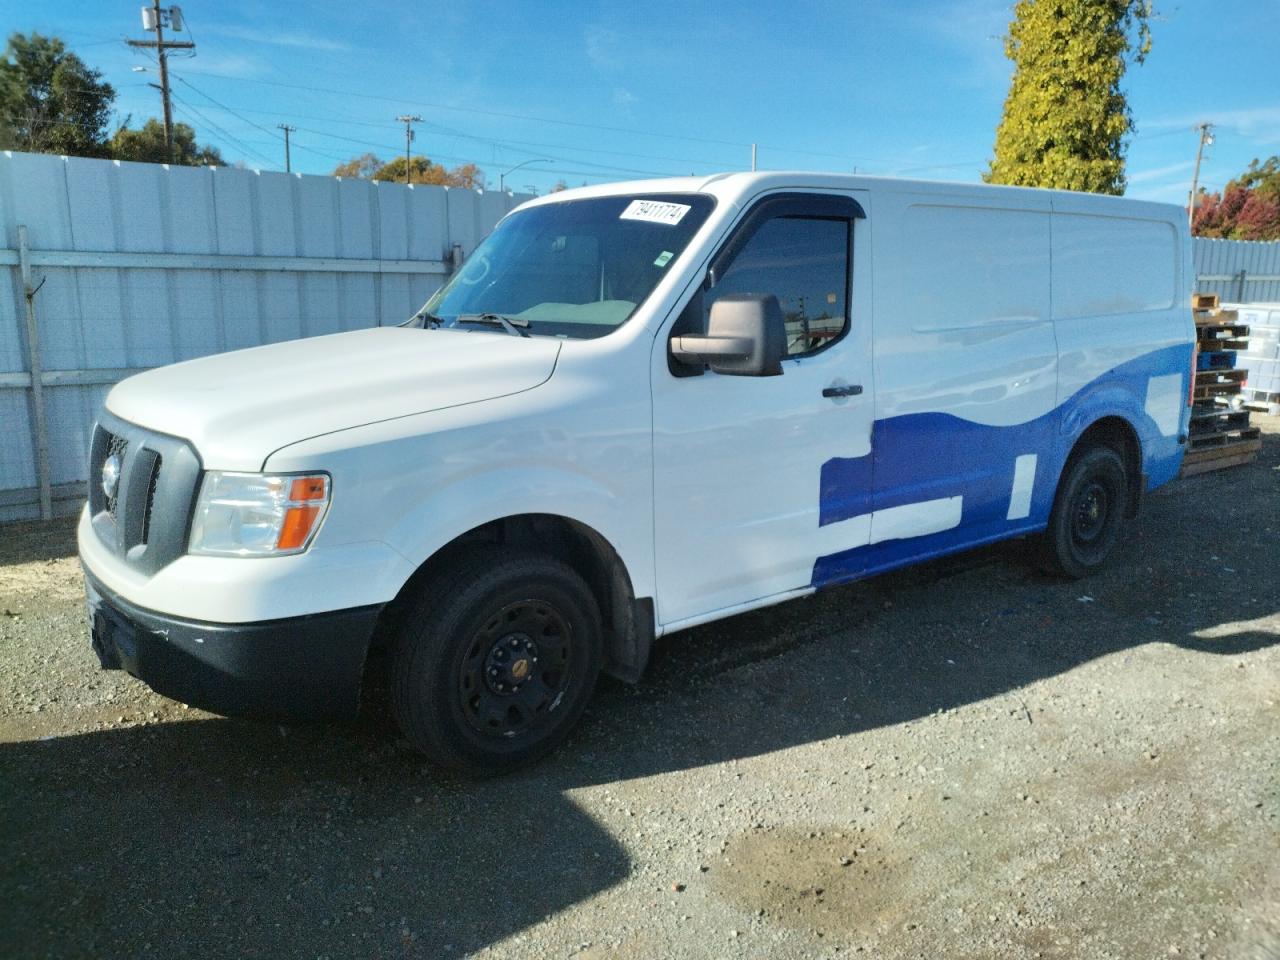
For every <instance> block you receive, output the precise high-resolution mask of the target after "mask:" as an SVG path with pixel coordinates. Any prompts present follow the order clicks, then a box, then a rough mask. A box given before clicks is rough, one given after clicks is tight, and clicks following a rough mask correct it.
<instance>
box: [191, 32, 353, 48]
mask: <svg viewBox="0 0 1280 960" xmlns="http://www.w3.org/2000/svg"><path fill="white" fill-rule="evenodd" d="M202 32H203V33H211V34H214V35H216V36H220V37H228V38H230V39H232V40H244V41H246V42H248V43H266V44H270V45H271V46H275V47H296V48H298V49H301V50H315V51H319V52H324V53H344V52H346V51H349V50H351V49H352V47H351V44H349V43H346V42H345V41H342V40H330V39H329V38H328V37H317V36H315V35H314V34H310V33H306V32H304V31H301V30H275V29H262V30H259V29H256V28H254V27H237V26H225V25H224V26H211V27H205V28H204V30H203V31H202Z"/></svg>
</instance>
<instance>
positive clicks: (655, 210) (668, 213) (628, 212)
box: [618, 200, 692, 227]
mask: <svg viewBox="0 0 1280 960" xmlns="http://www.w3.org/2000/svg"><path fill="white" fill-rule="evenodd" d="M691 209H692V208H691V207H688V206H686V205H685V204H683V203H668V202H667V201H665V200H632V201H631V202H630V203H629V204H627V209H625V210H623V211H622V213H621V215H619V217H618V219H619V220H644V221H646V222H647V223H665V224H666V225H667V226H669V227H674V226H675V225H676V224H677V223H679V222H680V221H681V220H683V219H684V215H685V214H686V213H688V212H689V211H690V210H691Z"/></svg>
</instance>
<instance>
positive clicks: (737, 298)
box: [671, 293, 787, 377]
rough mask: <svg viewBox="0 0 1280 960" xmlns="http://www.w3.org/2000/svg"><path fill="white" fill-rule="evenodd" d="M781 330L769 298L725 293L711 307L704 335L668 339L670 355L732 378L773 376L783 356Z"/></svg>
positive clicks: (779, 317) (774, 300) (773, 300)
mask: <svg viewBox="0 0 1280 960" xmlns="http://www.w3.org/2000/svg"><path fill="white" fill-rule="evenodd" d="M786 346H787V334H786V325H785V323H784V321H783V318H782V307H781V306H779V304H778V298H777V297H775V296H774V295H773V294H766V295H763V296H761V295H758V294H753V293H731V294H726V295H725V296H723V297H721V298H720V299H719V300H717V301H716V302H715V303H713V304H712V305H711V317H710V319H709V320H708V321H707V333H706V335H705V336H700V335H699V336H695V335H693V334H685V335H683V336H674V337H672V338H671V356H672V357H674V358H675V359H676V360H678V361H679V362H680V363H686V364H691V365H701V364H704V363H705V364H707V365H708V366H709V367H711V370H712V372H714V373H720V374H727V375H729V376H734V377H776V376H778V375H779V374H781V373H782V357H783V354H784V353H786Z"/></svg>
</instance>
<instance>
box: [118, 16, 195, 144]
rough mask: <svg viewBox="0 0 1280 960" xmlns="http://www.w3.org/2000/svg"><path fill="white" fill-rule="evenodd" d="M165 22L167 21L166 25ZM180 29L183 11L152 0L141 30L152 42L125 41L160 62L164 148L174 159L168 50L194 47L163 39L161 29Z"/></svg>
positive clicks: (192, 44) (143, 18) (188, 43)
mask: <svg viewBox="0 0 1280 960" xmlns="http://www.w3.org/2000/svg"><path fill="white" fill-rule="evenodd" d="M166 20H167V21H168V22H167V23H166ZM166 26H168V27H170V28H171V29H173V30H181V29H182V8H181V7H166V8H164V9H161V7H160V0H151V6H149V7H143V8H142V29H143V30H150V31H152V32H153V33H155V35H156V38H155V39H154V40H127V41H125V42H126V43H128V44H129V46H131V47H146V48H148V49H151V50H155V51H156V57H157V58H158V59H159V61H160V99H161V100H162V101H163V104H164V148H165V151H166V152H167V153H168V154H169V159H170V160H173V107H172V105H171V104H170V103H169V57H168V53H167V51H169V50H194V49H195V46H196V45H195V44H194V43H192V42H191V41H189V40H166V39H165V38H164V28H165V27H166Z"/></svg>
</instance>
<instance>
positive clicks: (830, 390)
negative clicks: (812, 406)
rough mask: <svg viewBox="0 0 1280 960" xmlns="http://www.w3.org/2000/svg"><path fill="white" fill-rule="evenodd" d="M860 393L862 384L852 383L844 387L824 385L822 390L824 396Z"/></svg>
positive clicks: (855, 394)
mask: <svg viewBox="0 0 1280 960" xmlns="http://www.w3.org/2000/svg"><path fill="white" fill-rule="evenodd" d="M860 393H862V384H860V383H853V384H849V385H848V386H844V387H825V388H824V389H823V391H822V395H823V396H824V397H856V396H858V394H860Z"/></svg>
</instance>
